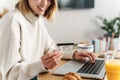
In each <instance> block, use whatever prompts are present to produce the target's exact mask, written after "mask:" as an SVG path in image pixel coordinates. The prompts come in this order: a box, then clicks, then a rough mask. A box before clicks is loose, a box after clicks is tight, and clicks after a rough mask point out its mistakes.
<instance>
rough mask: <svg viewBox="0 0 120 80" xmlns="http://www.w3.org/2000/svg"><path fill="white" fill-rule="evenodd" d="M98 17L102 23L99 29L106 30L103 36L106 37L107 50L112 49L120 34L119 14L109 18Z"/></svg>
mask: <svg viewBox="0 0 120 80" xmlns="http://www.w3.org/2000/svg"><path fill="white" fill-rule="evenodd" d="M98 18H99V19H101V20H102V23H103V26H101V29H102V30H104V31H106V34H105V35H104V37H105V38H106V43H107V50H113V49H114V48H115V45H116V42H117V41H118V37H119V35H120V16H118V17H115V18H113V19H111V20H108V19H106V18H101V17H98ZM108 38H110V40H108ZM108 41H110V42H108ZM108 45H109V46H108Z"/></svg>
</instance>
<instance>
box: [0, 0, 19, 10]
mask: <svg viewBox="0 0 120 80" xmlns="http://www.w3.org/2000/svg"><path fill="white" fill-rule="evenodd" d="M18 1H19V0H0V12H2V11H3V9H4V8H7V9H9V10H11V9H13V8H14V5H15V4H16V3H17V2H18Z"/></svg>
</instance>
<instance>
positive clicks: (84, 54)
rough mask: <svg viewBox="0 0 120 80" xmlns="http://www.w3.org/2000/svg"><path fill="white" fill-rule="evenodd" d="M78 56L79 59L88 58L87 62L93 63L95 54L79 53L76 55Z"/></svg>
mask: <svg viewBox="0 0 120 80" xmlns="http://www.w3.org/2000/svg"><path fill="white" fill-rule="evenodd" d="M78 54H79V57H80V59H85V58H86V57H87V58H89V60H90V61H91V62H92V63H94V62H95V54H93V53H90V52H81V53H78Z"/></svg>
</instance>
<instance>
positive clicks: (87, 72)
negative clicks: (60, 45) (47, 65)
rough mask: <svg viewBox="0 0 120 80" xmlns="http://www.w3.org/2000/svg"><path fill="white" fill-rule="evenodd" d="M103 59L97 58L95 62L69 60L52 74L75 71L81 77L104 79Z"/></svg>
mask: <svg viewBox="0 0 120 80" xmlns="http://www.w3.org/2000/svg"><path fill="white" fill-rule="evenodd" d="M104 64H105V63H104V59H102V58H97V59H96V62H95V63H91V62H89V61H88V60H86V61H76V60H70V61H68V62H67V63H66V64H64V65H62V66H60V67H59V68H57V69H56V70H55V71H53V74H56V75H65V74H66V73H68V72H76V73H78V74H79V75H80V76H81V77H85V78H94V79H104V76H105V66H104Z"/></svg>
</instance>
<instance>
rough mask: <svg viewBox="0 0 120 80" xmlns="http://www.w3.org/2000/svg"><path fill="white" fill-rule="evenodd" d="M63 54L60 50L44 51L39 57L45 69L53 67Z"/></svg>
mask: <svg viewBox="0 0 120 80" xmlns="http://www.w3.org/2000/svg"><path fill="white" fill-rule="evenodd" d="M62 56H63V54H62V53H61V52H60V51H54V52H51V53H46V54H45V55H44V56H42V57H41V60H42V63H43V65H44V66H45V68H47V69H53V68H54V67H55V66H56V65H57V64H58V63H59V62H60V61H61V58H62Z"/></svg>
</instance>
